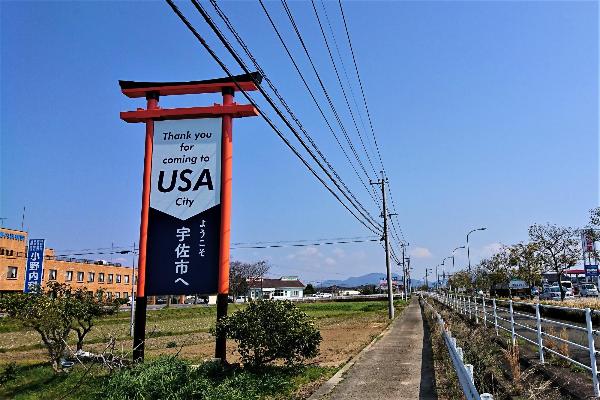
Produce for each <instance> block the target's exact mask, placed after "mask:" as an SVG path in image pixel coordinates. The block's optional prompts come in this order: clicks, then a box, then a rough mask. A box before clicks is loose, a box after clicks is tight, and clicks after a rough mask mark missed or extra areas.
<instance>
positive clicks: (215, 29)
mask: <svg viewBox="0 0 600 400" xmlns="http://www.w3.org/2000/svg"><path fill="white" fill-rule="evenodd" d="M169 3H171V1H169ZM192 3H193V5H194V7H196V10H198V12H199V13H200V14H201V15H202V17H203V18H204V20H205V21H206V23H207V24H208V25H209V27H210V28H211V29H212V30H213V32H214V33H215V35H216V36H217V37H218V38H219V40H220V41H221V43H222V44H223V46H225V48H226V49H227V50H228V51H229V53H230V54H231V55H232V56H233V58H234V59H235V60H236V62H237V63H238V64H239V66H240V67H241V68H242V69H243V70H244V71H245V72H246V73H247V74H250V70H249V69H248V67H247V66H246V64H245V63H244V61H243V60H242V59H241V57H240V56H239V55H238V54H237V52H236V51H235V49H234V48H233V47H232V46H231V43H229V41H228V40H227V38H225V36H224V35H223V33H222V32H221V31H220V29H219V28H218V27H217V26H216V24H215V23H214V22H213V21H212V19H211V17H210V15H208V13H207V12H206V10H204V8H203V7H202V5H200V3H199V2H198V1H197V0H192ZM190 26H191V25H190ZM215 56H216V54H215ZM223 66H225V65H224V64H223ZM256 83H257V88H258V90H259V91H260V93H261V94H262V95H263V97H264V98H265V99H266V100H267V102H268V103H269V105H270V106H271V107H272V108H273V110H274V111H275V112H276V113H277V115H278V116H279V117H280V118H281V120H282V121H283V122H284V123H285V124H286V125H287V127H288V128H289V129H290V130H291V131H292V133H293V134H294V136H295V137H296V139H297V140H298V141H299V142H300V144H301V145H302V146H303V148H304V149H305V150H306V151H307V152H308V154H309V155H310V156H311V158H312V159H313V160H314V161H315V162H316V163H317V165H318V166H319V167H320V168H321V170H322V171H323V172H325V174H326V175H327V177H328V178H329V179H330V180H331V182H332V183H333V184H334V185H335V186H336V188H337V189H338V190H339V191H340V192H341V193H342V195H344V197H345V198H346V199H347V200H348V201H349V202H350V203H351V204H352V206H353V207H354V208H355V209H356V210H357V211H358V213H359V214H361V215H362V216H363V217H364V218H365V219H367V222H369V223H370V224H371V225H372V226H373V227H374V228H375V229H378V228H379V227H378V224H377V222H376V221H375V220H374V218H373V217H372V216H371V215H370V214H369V212H368V211H366V209H365V208H364V207H363V206H362V204H360V202H358V201H356V202H357V203H358V206H357V205H356V204H355V203H354V202H353V201H352V199H351V198H350V197H348V194H347V193H346V192H345V191H344V190H343V189H342V188H340V186H339V184H338V182H337V181H336V180H335V179H334V178H333V177H332V176H331V174H330V173H329V172H328V171H327V170H326V169H325V167H324V166H323V165H322V164H321V162H320V161H319V160H318V159H317V158H316V156H315V155H314V154H313V152H312V151H311V150H310V149H309V148H308V146H307V145H306V143H305V142H304V141H303V140H302V138H301V137H300V135H299V134H298V132H297V131H296V129H295V128H294V127H293V126H292V125H291V124H290V122H289V121H288V119H287V118H286V117H285V116H284V115H283V113H282V112H281V110H280V109H279V107H277V105H276V104H275V103H274V102H273V99H271V97H270V96H269V95H268V94H267V93H266V92H265V90H264V89H263V88H262V86H260V82H256ZM238 86H239V85H238ZM244 93H245V92H244ZM245 96H246V98H248V99H249V101H251V102H252V101H253V100H252V99H251V98H250V96H249V95H247V94H245ZM254 106H255V107H257V109H259V108H258V105H257V104H256V103H255V102H254ZM261 114H262V116H263V118H265V115H264V114H263V113H261ZM273 126H274V125H273ZM352 197H354V196H352ZM354 198H355V197H354ZM342 204H343V203H342ZM361 209H362V210H364V212H363V211H361ZM365 213H366V215H365Z"/></svg>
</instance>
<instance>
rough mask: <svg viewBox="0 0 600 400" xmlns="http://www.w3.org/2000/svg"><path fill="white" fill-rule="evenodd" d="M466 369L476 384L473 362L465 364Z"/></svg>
mask: <svg viewBox="0 0 600 400" xmlns="http://www.w3.org/2000/svg"><path fill="white" fill-rule="evenodd" d="M465 369H466V370H467V374H469V378H471V382H472V383H473V384H475V376H474V374H473V364H465Z"/></svg>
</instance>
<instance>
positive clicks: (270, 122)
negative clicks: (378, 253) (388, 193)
mask: <svg viewBox="0 0 600 400" xmlns="http://www.w3.org/2000/svg"><path fill="white" fill-rule="evenodd" d="M166 2H167V3H168V4H169V6H170V7H171V8H172V9H173V11H174V12H175V14H177V16H178V17H179V18H180V19H181V21H182V22H183V23H184V24H185V25H186V27H187V28H188V29H189V30H190V32H192V34H193V35H194V36H195V37H196V39H197V40H198V41H199V42H200V44H201V45H202V46H203V47H204V48H205V49H206V51H207V52H208V53H209V54H210V56H211V57H212V58H213V59H214V60H215V61H216V62H217V63H218V64H219V66H220V67H221V69H223V71H224V72H225V73H226V74H227V75H228V76H229V78H231V79H232V81H233V82H234V83H235V85H236V86H237V89H238V90H239V91H241V93H242V94H243V95H244V97H246V99H247V100H248V101H249V102H250V103H251V104H252V105H253V106H254V107H255V108H256V109H257V111H259V113H260V115H261V116H262V117H263V119H264V120H265V121H266V122H267V124H268V125H269V126H270V127H271V129H273V131H275V133H276V134H277V136H279V138H280V139H281V140H282V141H283V142H284V143H285V144H286V145H287V146H288V148H289V149H290V150H292V152H293V153H294V155H296V157H298V158H299V159H300V161H301V162H302V163H303V164H304V165H305V166H306V168H307V169H308V170H309V171H310V172H311V173H312V174H313V175H314V176H315V178H317V179H318V180H319V182H321V184H322V185H323V186H325V188H326V189H327V190H328V191H329V192H330V193H331V194H332V195H333V196H334V197H335V198H336V200H337V201H338V202H339V203H340V204H342V206H343V207H344V208H346V210H348V212H350V214H352V216H353V217H354V218H355V219H356V220H357V221H359V222H360V223H361V224H362V225H364V226H365V227H366V228H367V229H369V230H370V231H372V232H373V233H376V234H377V233H378V232H377V231H376V230H375V229H377V226H376V225H374V224H373V222H371V221H369V220H368V218H367V222H368V223H369V224H370V225H372V226H374V227H375V229H373V228H372V227H371V226H369V225H367V223H366V222H365V221H363V220H362V219H361V218H360V217H358V216H357V215H356V214H355V213H354V212H353V211H352V210H351V209H350V208H349V207H348V205H346V203H344V202H343V201H342V200H341V199H340V197H339V196H338V195H337V194H336V193H335V192H334V191H333V189H331V188H330V187H329V186H328V185H327V183H326V182H325V181H324V180H323V178H321V177H320V176H319V175H318V174H317V173H316V171H315V170H314V169H313V168H312V167H311V166H310V164H308V162H307V161H306V160H305V159H304V158H303V157H302V155H301V154H300V153H299V152H298V150H297V149H296V148H295V147H294V146H293V145H292V144H291V143H290V142H289V140H288V139H287V138H286V137H285V136H284V135H283V133H282V132H281V131H280V130H279V128H278V127H277V126H276V125H275V124H274V123H273V122H272V121H271V119H270V118H269V117H268V116H267V115H266V114H265V113H264V112H262V109H261V108H260V107H259V106H258V104H257V103H256V102H255V101H254V99H253V98H252V97H251V96H249V95H248V94H247V93H246V92H245V91H244V90H242V88H241V86H240V85H239V83H238V82H237V81H236V80H235V78H234V76H233V74H232V73H231V72H230V71H229V68H227V66H226V65H225V64H224V63H223V61H221V59H220V58H219V57H218V56H217V54H216V53H215V52H214V51H213V50H212V48H211V47H210V46H209V45H208V43H207V42H206V41H205V40H204V38H203V37H202V36H201V35H200V34H199V33H198V32H197V31H196V29H195V28H194V27H193V26H192V25H191V23H190V22H189V21H188V20H187V18H186V17H185V16H184V15H183V14H182V13H181V11H180V10H179V8H178V7H177V6H176V5H175V3H174V2H173V0H166ZM192 2H193V4H194V6H195V7H196V9H198V11H199V12H200V13H201V14H202V15H203V16H205V20H206V21H207V23H209V25H211V28H213V27H214V28H213V31H215V30H216V31H215V33H216V34H217V36H219V39H221V41H222V42H224V45H226V48H227V49H228V50H229V51H230V53H232V55H233V56H234V58H236V61H238V63H240V62H241V60H239V57H237V56H236V55H235V52H232V49H231V46H229V45H228V44H226V43H225V42H226V39H225V38H224V37H223V36H222V34H220V33H217V31H218V29H217V28H216V26H214V23H212V21H211V20H210V17H209V16H208V14H206V12H205V11H204V9H203V8H202V6H201V5H200V4H199V3H198V2H197V1H195V0H192ZM242 64H243V63H242ZM246 73H249V71H247V70H246ZM257 87H258V89H259V91H260V92H261V94H262V95H263V96H264V97H265V99H266V100H267V102H269V104H270V105H271V106H272V107H273V108H274V109H275V111H276V113H277V114H278V115H279V116H280V118H282V120H284V122H285V123H286V125H287V126H288V127H289V128H290V130H291V131H292V133H294V136H296V138H297V139H298V141H300V143H301V144H302V146H303V147H304V148H305V150H306V151H307V152H308V153H309V154H310V155H311V157H312V158H313V159H315V156H314V154H313V153H312V152H311V151H310V149H308V147H307V146H306V144H305V143H304V141H303V140H302V138H301V137H300V136H299V135H298V133H297V132H296V131H295V129H294V128H293V127H292V126H291V125H290V124H289V121H287V119H285V116H283V115H282V114H281V111H280V110H279V109H278V108H277V106H276V105H275V104H274V103H273V101H272V100H271V99H270V97H269V96H268V95H267V94H266V93H265V92H264V90H263V89H262V88H261V87H260V85H257ZM315 161H316V162H317V164H318V165H319V166H320V167H321V169H323V166H322V165H321V164H320V162H318V160H316V159H315ZM323 170H324V169H323ZM325 173H326V174H327V175H328V177H329V179H330V180H331V181H332V182H333V183H334V184H335V185H336V186H337V182H336V181H335V180H334V179H333V178H332V177H331V175H330V174H329V173H328V172H327V171H325ZM338 190H340V192H341V193H342V194H343V195H344V197H346V198H347V194H346V193H345V192H344V191H342V190H341V189H340V188H339V187H338ZM350 203H351V204H352V205H353V207H354V208H355V209H356V208H357V207H356V205H354V204H353V203H352V201H350ZM358 212H359V213H360V214H361V215H363V214H362V213H361V212H360V210H358ZM363 217H365V216H364V215H363ZM365 218H366V217H365Z"/></svg>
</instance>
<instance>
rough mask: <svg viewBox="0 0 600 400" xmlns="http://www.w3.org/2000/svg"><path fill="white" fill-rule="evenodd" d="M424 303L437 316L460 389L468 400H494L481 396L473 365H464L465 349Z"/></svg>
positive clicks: (487, 396) (490, 396) (485, 394)
mask: <svg viewBox="0 0 600 400" xmlns="http://www.w3.org/2000/svg"><path fill="white" fill-rule="evenodd" d="M423 303H424V304H425V305H427V307H429V309H430V310H431V311H432V313H433V315H435V318H436V319H437V322H438V324H439V327H440V330H441V332H442V337H443V338H444V342H445V343H446V348H447V349H448V353H449V354H450V359H451V360H452V365H454V370H455V371H456V375H457V376H458V381H459V383H460V387H461V389H462V391H463V393H464V395H465V397H466V399H467V400H494V398H493V396H492V395H491V394H489V393H482V394H481V395H480V394H479V392H478V391H477V388H476V387H475V378H474V376H473V365H472V364H465V363H464V357H463V355H464V353H463V349H462V348H461V347H459V346H458V345H457V343H456V338H454V337H452V333H451V332H450V330H449V329H447V328H446V323H445V322H444V320H443V319H442V316H441V315H440V314H438V312H437V311H436V310H435V309H434V308H433V306H432V305H431V304H429V303H428V302H427V301H426V300H425V299H423Z"/></svg>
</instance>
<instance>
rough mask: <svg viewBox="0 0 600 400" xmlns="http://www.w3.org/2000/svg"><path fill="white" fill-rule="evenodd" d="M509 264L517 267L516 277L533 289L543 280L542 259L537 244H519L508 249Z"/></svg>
mask: <svg viewBox="0 0 600 400" xmlns="http://www.w3.org/2000/svg"><path fill="white" fill-rule="evenodd" d="M508 254H509V262H510V264H511V265H513V266H516V267H517V269H516V271H515V273H516V275H517V276H518V277H519V278H521V279H523V280H524V281H525V282H527V283H528V284H529V288H530V289H531V288H533V286H534V285H535V283H536V282H540V281H541V280H542V259H541V257H540V255H539V252H538V249H537V246H536V244H535V243H517V244H515V245H513V246H511V247H509V248H508Z"/></svg>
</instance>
